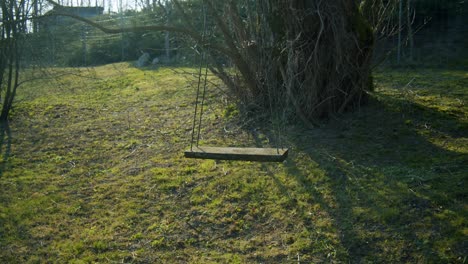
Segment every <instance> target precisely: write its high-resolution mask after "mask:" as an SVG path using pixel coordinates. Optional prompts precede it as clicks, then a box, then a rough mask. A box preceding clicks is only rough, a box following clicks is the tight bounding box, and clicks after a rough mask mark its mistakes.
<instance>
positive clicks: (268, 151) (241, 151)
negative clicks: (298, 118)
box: [185, 5, 288, 162]
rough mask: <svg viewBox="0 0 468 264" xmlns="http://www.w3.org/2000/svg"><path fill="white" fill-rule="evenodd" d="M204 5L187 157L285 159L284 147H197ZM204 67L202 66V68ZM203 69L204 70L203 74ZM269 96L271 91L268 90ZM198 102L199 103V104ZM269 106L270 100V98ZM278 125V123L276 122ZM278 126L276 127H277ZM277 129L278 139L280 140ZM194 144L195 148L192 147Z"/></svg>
mask: <svg viewBox="0 0 468 264" xmlns="http://www.w3.org/2000/svg"><path fill="white" fill-rule="evenodd" d="M206 28H207V17H206V7H205V5H203V34H202V38H201V45H200V46H199V47H198V49H197V50H196V51H197V53H198V54H200V64H199V67H198V83H197V95H196V99H195V111H194V114H193V124H192V138H191V140H190V150H189V151H185V157H187V158H201V159H225V160H247V161H275V162H281V161H283V160H285V159H286V157H287V155H288V149H287V148H286V149H285V148H279V147H277V148H225V147H199V142H200V135H201V126H202V119H203V110H204V109H203V108H204V104H205V95H206V87H207V82H208V63H207V55H206V52H205V47H204V45H205V43H206V38H207V36H208V34H207V29H206ZM203 67H204V68H203ZM203 69H204V70H205V72H204V74H203ZM268 94H269V96H270V97H271V96H272V94H271V91H270V89H269V90H268ZM199 104H200V105H199ZM270 104H271V105H270V108H272V100H271V98H270ZM277 125H278V124H277ZM277 128H278V127H277ZM279 138H280V135H279V129H278V141H279V140H280V139H279ZM194 145H195V148H194Z"/></svg>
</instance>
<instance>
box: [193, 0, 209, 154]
mask: <svg viewBox="0 0 468 264" xmlns="http://www.w3.org/2000/svg"><path fill="white" fill-rule="evenodd" d="M205 36H206V9H205V5H204V2H203V34H202V45H204V42H205ZM203 64H205V80H204V82H203V92H202V101H201V104H200V118H199V122H198V130H197V139H196V141H195V129H196V126H197V115H198V102H199V101H200V86H201V79H202V67H203ZM207 79H208V63H207V62H206V53H205V50H204V48H203V46H202V47H201V50H200V64H199V68H198V83H197V96H196V99H195V112H194V114H193V125H192V139H191V140H190V150H191V151H193V144H194V143H196V146H197V147H198V143H199V142H200V134H201V133H200V132H201V124H202V117H203V106H204V103H205V94H206V86H207Z"/></svg>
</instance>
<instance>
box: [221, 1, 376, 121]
mask: <svg viewBox="0 0 468 264" xmlns="http://www.w3.org/2000/svg"><path fill="white" fill-rule="evenodd" d="M230 3H231V5H230V8H229V11H228V12H226V13H227V15H225V16H224V17H225V18H226V17H227V18H228V19H229V20H230V21H229V23H230V25H231V27H232V28H233V30H232V32H231V33H230V34H231V37H232V40H230V42H231V43H234V44H235V47H236V49H237V51H238V52H239V54H240V58H239V60H240V61H241V62H242V61H245V62H246V63H247V66H244V65H240V64H239V63H236V61H234V64H236V66H238V68H239V71H240V73H241V74H242V76H243V77H244V80H245V81H246V84H247V85H246V86H245V87H244V90H243V91H242V92H243V94H246V93H247V94H250V96H247V97H246V96H241V95H239V97H240V98H245V99H247V100H245V101H244V102H243V103H245V104H247V105H252V106H255V107H260V108H262V109H265V108H267V109H268V108H270V109H272V111H273V110H274V111H277V110H280V111H289V109H288V108H292V109H293V111H294V112H295V113H296V114H297V115H298V116H299V117H300V118H301V119H303V120H314V119H317V118H323V117H327V116H330V115H333V114H335V113H341V112H343V111H346V110H349V109H353V108H354V107H357V106H359V105H361V104H363V103H364V102H365V101H366V100H365V99H366V96H367V94H366V91H368V90H371V89H372V82H371V81H370V80H371V72H370V58H371V55H372V48H373V41H374V39H373V32H372V29H371V27H370V26H369V24H367V22H366V21H365V19H364V18H363V16H362V15H361V13H360V12H359V10H358V7H357V4H356V3H355V1H352V0H341V1H313V0H309V1H306V0H290V1H285V0H272V1H258V2H257V5H256V6H255V11H252V12H253V13H252V14H250V15H251V16H254V17H255V19H254V20H257V21H259V23H258V24H257V25H251V24H249V23H247V22H246V23H242V22H243V21H239V19H240V17H241V16H240V15H239V13H240V8H239V6H238V5H236V4H234V3H235V2H233V1H231V2H230ZM244 25H247V26H244ZM225 35H226V33H225ZM230 46H231V49H232V47H233V46H234V45H232V44H231V45H230ZM252 76H254V80H252ZM251 82H254V85H252V84H250V83H251ZM248 109H251V107H249V108H248Z"/></svg>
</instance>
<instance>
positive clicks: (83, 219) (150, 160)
mask: <svg viewBox="0 0 468 264" xmlns="http://www.w3.org/2000/svg"><path fill="white" fill-rule="evenodd" d="M62 70H63V69H62ZM62 70H61V71H62ZM177 70H178V71H184V70H185V71H190V69H177ZM53 71H59V70H58V69H56V70H53ZM73 72H74V74H73V75H70V74H63V76H62V77H60V78H58V79H54V80H48V79H40V80H37V81H36V82H34V83H28V84H27V85H26V86H23V87H22V89H21V91H20V92H19V94H18V102H17V104H16V107H15V109H14V113H13V115H12V120H11V122H10V124H9V126H3V127H2V129H1V130H0V132H1V133H0V151H1V155H2V156H1V161H0V262H1V263H320V262H326V263H466V262H467V256H468V226H467V219H468V218H467V217H468V206H467V188H466V186H467V185H468V183H467V178H468V177H467V172H468V138H467V136H468V106H467V105H466V104H467V98H468V90H467V89H468V72H466V71H460V70H442V69H381V70H378V71H377V72H376V73H375V80H376V91H375V92H374V93H373V94H372V96H371V98H372V99H371V102H370V105H369V106H366V107H363V108H361V109H360V110H359V111H357V112H355V113H352V114H347V115H345V116H341V117H337V118H335V119H332V120H330V121H327V122H324V123H323V124H322V126H321V127H317V128H314V129H310V128H303V127H301V126H292V125H289V126H287V127H285V133H284V139H283V141H285V144H286V145H287V146H288V147H289V148H290V151H291V153H290V157H289V158H288V160H287V161H285V162H284V163H281V164H276V163H254V162H237V161H213V160H188V159H185V158H183V150H184V149H186V148H187V147H188V146H189V142H190V133H191V126H192V124H191V122H192V115H193V107H194V98H195V90H194V88H193V82H194V79H193V78H189V75H187V74H175V73H174V70H173V69H166V68H161V69H159V70H140V69H135V68H133V67H131V66H130V65H129V64H125V63H122V64H113V65H107V66H102V67H97V68H94V69H81V70H79V71H77V70H74V71H73ZM213 82H216V80H213ZM208 93H209V96H208V98H207V106H206V114H205V121H204V126H203V129H202V130H203V138H202V143H203V144H206V145H217V146H269V145H270V143H269V137H268V136H267V135H269V134H270V132H271V131H270V130H269V129H268V127H266V125H260V124H259V125H258V127H255V126H252V125H251V126H248V127H247V126H243V125H242V124H243V122H245V121H246V120H245V119H242V120H240V119H239V117H238V115H237V112H236V111H235V110H234V109H233V107H232V105H230V104H229V101H227V100H226V98H225V96H224V94H223V93H222V92H220V91H219V90H217V89H215V88H213V87H210V89H209V91H208ZM247 121H248V120H247Z"/></svg>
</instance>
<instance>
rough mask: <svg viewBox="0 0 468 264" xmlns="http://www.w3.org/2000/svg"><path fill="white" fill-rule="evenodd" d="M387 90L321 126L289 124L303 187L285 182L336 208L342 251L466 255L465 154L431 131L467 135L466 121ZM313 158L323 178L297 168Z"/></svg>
mask: <svg viewBox="0 0 468 264" xmlns="http://www.w3.org/2000/svg"><path fill="white" fill-rule="evenodd" d="M381 99H382V98H381ZM381 99H380V100H374V101H373V102H372V103H371V105H370V106H368V107H365V108H363V109H361V111H360V112H358V113H354V114H352V115H350V116H347V117H346V116H345V117H343V119H341V120H338V121H331V122H329V123H328V124H326V125H324V126H323V127H322V128H319V129H314V130H305V129H293V130H292V131H290V133H289V135H288V140H289V141H290V144H291V146H292V147H293V151H292V155H291V157H290V158H289V160H288V161H287V169H288V172H289V173H288V174H289V175H292V176H293V177H295V180H296V181H297V182H298V183H299V186H302V189H299V190H287V189H286V187H284V186H280V189H281V190H283V191H284V192H285V193H288V192H289V193H291V192H299V193H304V194H306V193H307V194H309V195H310V196H311V197H312V200H311V201H310V202H311V203H318V204H320V206H321V208H322V209H323V210H325V211H327V213H328V214H329V215H331V216H333V226H334V227H335V228H336V230H337V232H338V233H339V238H340V247H342V248H341V250H338V255H340V254H341V256H339V257H338V259H340V260H347V261H350V262H351V263H361V262H369V261H370V262H375V261H378V262H380V261H383V262H388V263H396V262H413V263H416V262H434V263H442V262H446V261H449V262H457V261H460V262H463V261H464V258H465V257H466V256H467V255H468V252H467V248H468V245H467V242H466V239H464V238H465V237H464V233H463V232H464V231H463V230H464V228H466V221H465V220H464V219H466V217H467V212H466V210H465V206H466V205H465V202H464V201H466V190H464V182H465V181H466V176H465V173H466V171H467V167H466V164H468V155H467V154H466V152H464V151H466V149H465V150H463V149H462V150H461V151H449V150H446V149H444V148H441V147H438V146H437V145H434V144H433V143H431V141H429V137H447V138H452V139H454V138H455V139H456V138H459V137H462V136H465V137H466V134H465V135H464V133H466V130H464V128H466V123H463V122H462V121H460V120H459V119H458V118H456V117H455V116H453V115H451V114H447V113H442V112H438V111H435V110H433V109H432V108H426V107H423V106H421V105H416V104H413V103H412V102H410V101H402V100H396V99H391V98H384V100H385V101H384V102H382V101H381ZM401 106H404V109H401ZM402 110H403V111H404V112H402ZM408 120H409V121H408ZM430 124H434V125H430ZM465 148H466V146H465ZM298 153H299V154H298ZM303 153H305V156H303V155H304V154H303ZM307 160H308V161H310V160H312V161H313V162H316V163H318V166H319V168H320V169H321V170H323V171H324V172H325V174H326V180H320V181H317V180H316V178H314V177H313V176H311V175H308V171H307V170H303V169H301V168H304V167H305V166H307V164H305V163H306V162H307ZM275 182H276V183H277V184H278V185H281V183H280V182H279V181H278V180H276V181H275ZM328 193H331V194H332V197H328V196H327V194H328ZM303 222H304V225H305V226H307V227H308V228H310V229H311V230H312V229H315V228H316V227H315V226H314V223H312V222H310V220H309V219H307V218H306V217H304V219H303Z"/></svg>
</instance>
